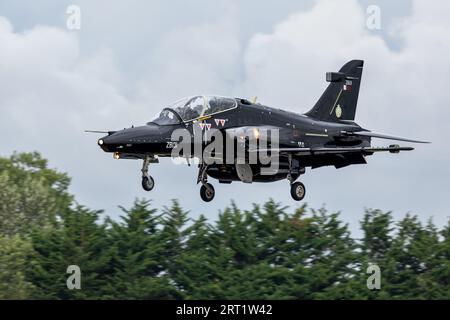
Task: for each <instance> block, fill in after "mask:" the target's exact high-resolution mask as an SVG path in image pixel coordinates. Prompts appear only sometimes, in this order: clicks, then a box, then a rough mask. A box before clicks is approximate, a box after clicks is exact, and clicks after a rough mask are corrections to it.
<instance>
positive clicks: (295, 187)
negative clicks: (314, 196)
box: [287, 155, 306, 201]
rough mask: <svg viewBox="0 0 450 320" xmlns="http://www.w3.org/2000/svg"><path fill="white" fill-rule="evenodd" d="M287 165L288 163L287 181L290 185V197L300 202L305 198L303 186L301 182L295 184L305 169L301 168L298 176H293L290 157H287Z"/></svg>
mask: <svg viewBox="0 0 450 320" xmlns="http://www.w3.org/2000/svg"><path fill="white" fill-rule="evenodd" d="M288 163H289V173H288V175H287V179H288V180H289V183H290V184H291V197H292V199H294V200H295V201H301V200H303V198H304V197H305V194H306V189H305V185H304V184H303V183H301V182H295V180H297V178H298V177H299V175H300V174H302V173H305V169H304V168H301V170H299V172H298V174H293V170H292V155H289V156H288Z"/></svg>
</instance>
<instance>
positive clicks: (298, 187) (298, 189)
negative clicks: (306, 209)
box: [291, 182, 306, 201]
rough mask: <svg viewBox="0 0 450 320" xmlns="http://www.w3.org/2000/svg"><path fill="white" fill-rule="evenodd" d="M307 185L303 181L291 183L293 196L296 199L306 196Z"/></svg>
mask: <svg viewBox="0 0 450 320" xmlns="http://www.w3.org/2000/svg"><path fill="white" fill-rule="evenodd" d="M305 194H306V190H305V185H304V184H303V183H301V182H295V183H293V184H292V185H291V196H292V199H294V200H295V201H300V200H302V199H303V198H304V197H305Z"/></svg>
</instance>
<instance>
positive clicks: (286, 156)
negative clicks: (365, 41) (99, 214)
mask: <svg viewBox="0 0 450 320" xmlns="http://www.w3.org/2000/svg"><path fill="white" fill-rule="evenodd" d="M362 70H363V61H362V60H352V61H349V62H348V63H346V64H345V65H344V66H343V67H342V68H341V69H340V70H339V72H327V73H326V80H327V82H329V85H328V87H327V88H326V90H325V91H324V92H323V94H322V96H321V97H320V99H319V100H318V101H317V102H316V104H315V105H314V106H313V107H312V109H311V110H309V111H308V112H306V113H305V114H298V113H294V112H290V111H284V110H281V109H277V108H272V107H268V106H265V105H262V104H259V103H255V102H256V101H249V100H247V99H241V98H227V97H218V96H203V95H199V96H194V97H190V98H185V99H182V100H179V101H177V102H175V103H174V104H172V105H169V106H167V107H166V108H164V109H162V111H161V112H159V113H158V114H157V116H156V117H155V118H154V119H153V120H151V121H150V122H148V123H147V124H146V125H143V126H138V127H131V128H127V129H123V130H119V131H109V132H105V133H107V135H106V136H104V137H102V138H101V139H99V140H98V145H99V146H100V147H101V148H102V149H103V150H104V151H106V152H111V153H113V156H114V158H116V159H142V160H143V166H142V170H141V171H142V187H143V188H144V189H145V190H147V191H150V190H152V189H153V187H154V180H153V178H152V177H151V176H150V175H149V173H148V169H149V164H151V163H157V162H158V157H170V156H171V153H172V149H173V148H174V147H176V146H177V144H178V142H179V141H173V139H172V133H173V132H174V130H175V129H181V128H184V129H187V130H189V132H191V133H192V134H193V135H194V132H195V130H194V126H200V127H201V129H202V132H204V131H206V130H210V129H218V130H220V131H221V132H224V133H229V132H236V130H239V129H245V131H246V132H254V134H255V136H256V138H257V135H258V129H263V128H276V129H278V130H279V143H278V147H277V148H273V147H271V145H272V144H270V143H269V147H266V149H267V150H266V151H268V152H269V153H270V152H274V153H275V152H276V153H278V155H279V158H278V159H279V160H278V161H279V163H278V164H279V168H278V170H277V171H276V172H274V173H273V174H270V175H267V174H261V171H262V168H263V167H264V166H263V164H261V163H256V164H245V163H244V164H242V163H241V164H238V163H236V164H233V163H231V164H230V163H221V164H214V163H213V164H207V163H205V161H203V160H201V161H200V163H199V164H198V167H199V173H198V179H197V183H201V188H200V195H201V198H202V199H203V200H204V201H211V200H212V199H213V198H214V194H215V191H214V187H213V186H212V185H211V184H210V183H208V176H209V177H211V178H214V179H217V180H218V181H219V183H231V182H233V181H242V182H247V183H251V182H272V181H277V180H281V179H287V180H288V181H289V183H290V186H291V187H290V192H291V196H292V198H293V199H294V200H297V201H299V200H302V199H303V198H304V196H305V186H304V185H303V184H302V183H301V182H296V180H297V179H298V177H299V176H300V175H302V174H304V173H305V169H306V168H312V169H314V168H319V167H323V166H334V167H336V168H343V167H346V166H349V165H353V164H365V163H366V159H365V158H366V157H367V156H370V155H373V154H374V153H377V152H383V151H386V152H390V153H398V152H400V151H410V150H413V148H412V147H409V146H408V147H401V146H399V145H397V144H391V145H389V146H386V147H373V146H372V145H371V139H372V138H381V139H389V140H397V141H406V142H415V143H427V142H425V141H417V140H411V139H405V138H400V137H395V136H390V135H385V134H379V133H374V132H371V131H369V130H366V129H363V128H362V127H360V126H359V125H358V124H356V123H355V122H354V119H355V112H356V105H357V101H358V93H359V88H360V83H361V75H362ZM91 132H100V133H101V132H102V131H91ZM202 134H203V133H202ZM202 144H203V142H202ZM225 150H226V149H225ZM247 151H248V152H255V151H257V150H247ZM259 151H261V150H259ZM224 152H227V151H224ZM185 156H186V157H187V158H189V157H193V156H194V155H193V154H189V155H185Z"/></svg>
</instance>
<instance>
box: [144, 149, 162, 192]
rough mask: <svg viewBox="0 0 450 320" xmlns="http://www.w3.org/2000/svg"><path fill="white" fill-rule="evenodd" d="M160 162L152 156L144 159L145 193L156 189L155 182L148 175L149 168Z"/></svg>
mask: <svg viewBox="0 0 450 320" xmlns="http://www.w3.org/2000/svg"><path fill="white" fill-rule="evenodd" d="M152 162H158V161H157V159H156V158H154V157H152V156H146V157H145V158H144V163H143V165H142V170H141V172H142V188H143V189H144V190H145V191H152V190H153V188H154V187H155V180H153V178H152V176H150V175H149V174H148V167H149V165H150V163H152Z"/></svg>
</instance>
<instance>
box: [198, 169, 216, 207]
mask: <svg viewBox="0 0 450 320" xmlns="http://www.w3.org/2000/svg"><path fill="white" fill-rule="evenodd" d="M207 169H208V166H207V165H206V164H205V163H202V164H199V166H198V178H197V183H199V182H201V183H202V186H201V187H200V197H201V198H202V200H203V201H205V202H210V201H211V200H212V199H214V195H215V191H214V187H213V186H212V184H210V183H208V175H207V174H206V170H207Z"/></svg>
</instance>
